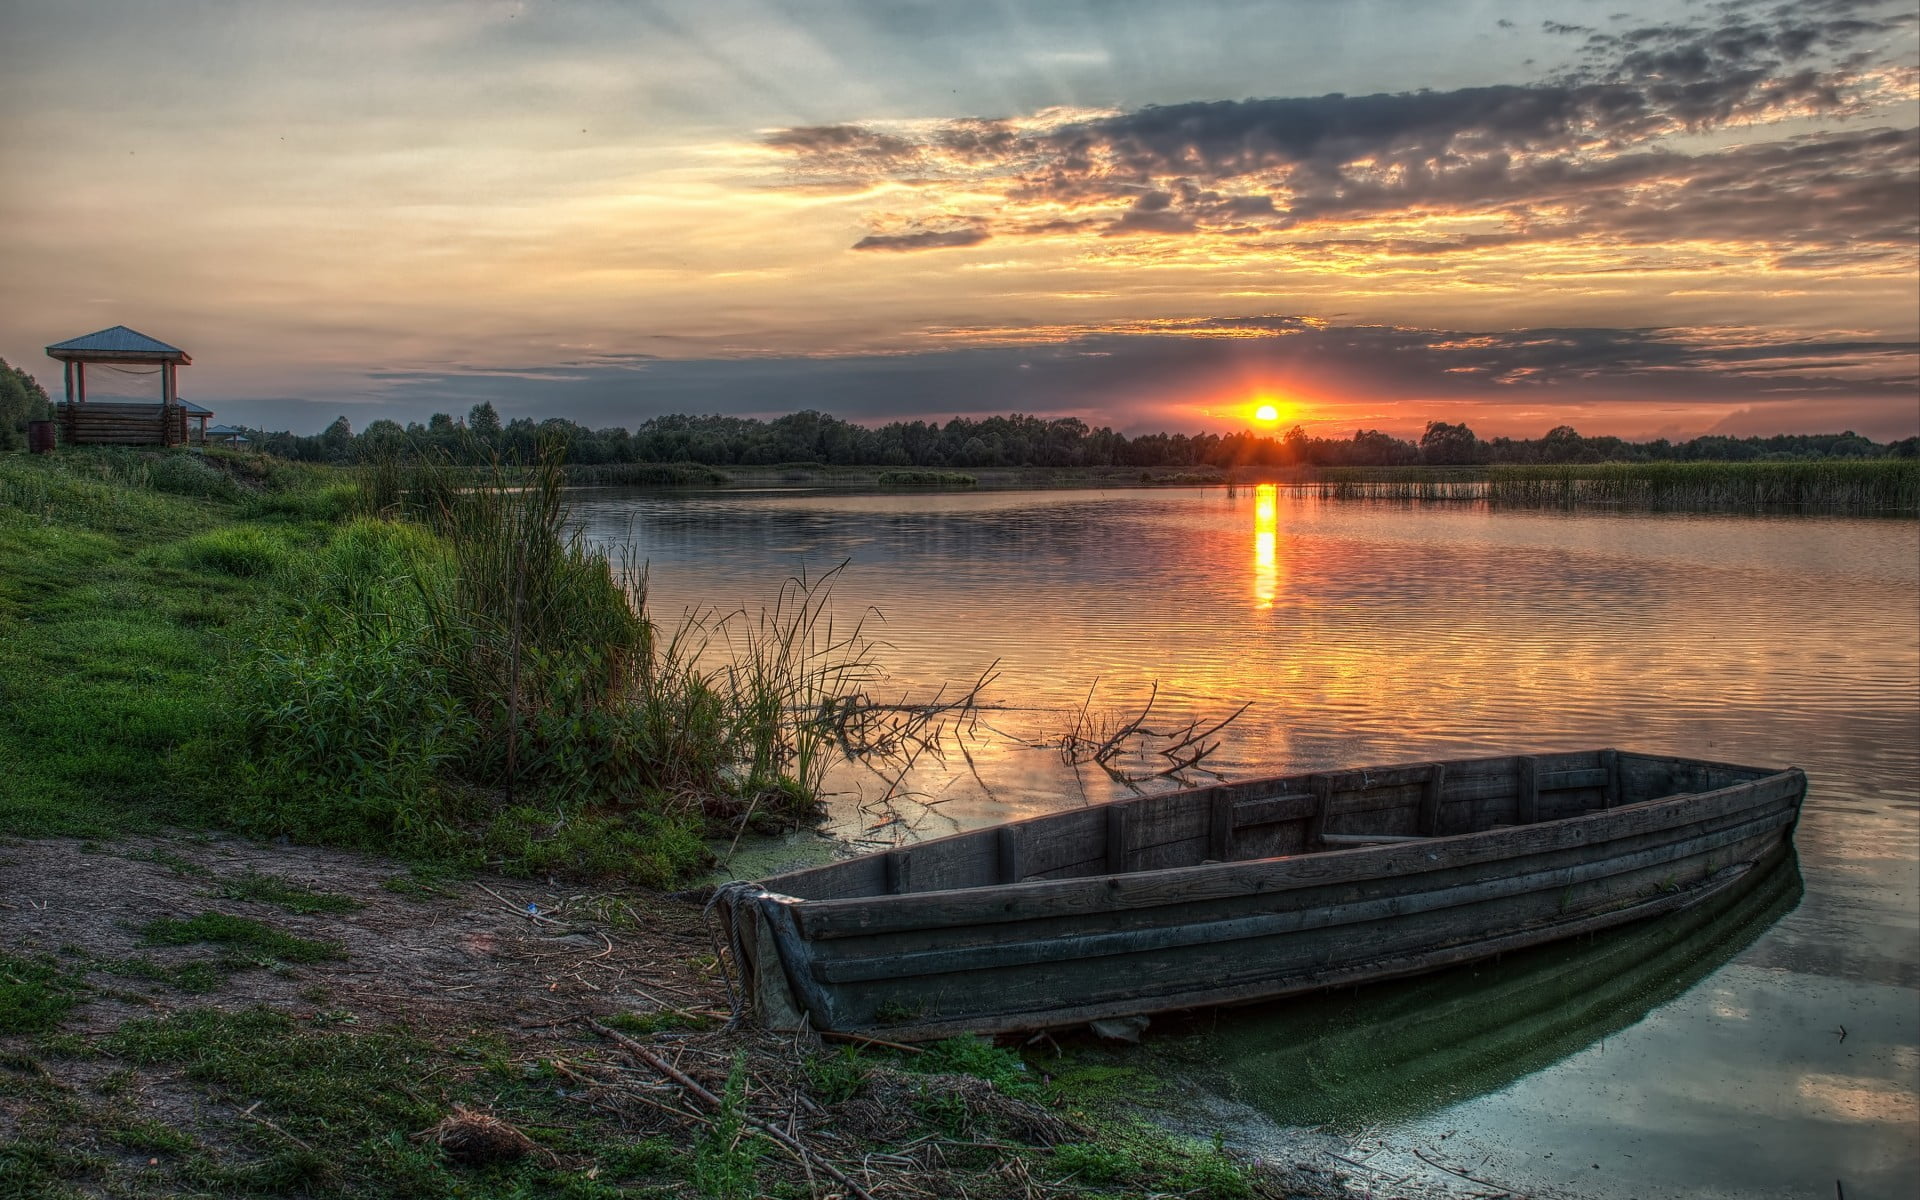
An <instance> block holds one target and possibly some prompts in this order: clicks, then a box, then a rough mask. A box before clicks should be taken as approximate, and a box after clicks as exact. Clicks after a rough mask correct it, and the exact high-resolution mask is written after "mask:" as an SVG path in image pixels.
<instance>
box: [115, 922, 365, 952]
mask: <svg viewBox="0 0 1920 1200" xmlns="http://www.w3.org/2000/svg"><path fill="white" fill-rule="evenodd" d="M140 936H141V938H142V939H143V940H144V941H145V942H146V943H147V944H148V945H149V946H187V945H192V944H194V943H196V942H206V943H209V944H211V945H215V946H220V947H222V948H224V949H225V950H226V951H227V952H228V954H229V956H231V959H232V960H233V961H238V962H244V963H249V964H256V965H274V964H278V963H306V962H322V961H325V960H327V959H335V958H345V957H346V951H345V950H344V949H343V948H342V947H341V945H340V943H339V942H329V941H316V940H314V939H313V938H303V937H295V936H294V935H293V934H290V933H287V932H285V931H283V930H279V929H275V928H274V927H273V926H271V925H267V924H263V923H262V922H259V921H255V920H253V919H252V918H249V917H235V916H230V915H229V914H227V913H218V912H206V913H201V914H200V915H199V916H197V917H190V918H188V919H187V920H184V921H182V920H179V919H177V918H174V917H160V918H158V919H157V920H153V921H149V922H147V924H145V925H143V926H141V928H140Z"/></svg>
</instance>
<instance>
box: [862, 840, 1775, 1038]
mask: <svg viewBox="0 0 1920 1200" xmlns="http://www.w3.org/2000/svg"><path fill="white" fill-rule="evenodd" d="M1748 873H1749V871H1748V868H1747V867H1746V866H1745V865H1744V864H1743V865H1741V866H1738V867H1729V868H1727V869H1725V870H1722V871H1720V872H1719V873H1718V874H1717V875H1715V876H1714V877H1712V878H1711V879H1710V880H1708V881H1705V882H1703V883H1702V884H1701V885H1699V886H1697V887H1695V888H1690V889H1684V890H1682V891H1679V892H1673V893H1668V894H1665V895H1661V896H1657V897H1654V898H1652V899H1649V900H1645V901H1642V902H1640V903H1638V904H1633V905H1628V906H1624V907H1621V908H1617V909H1613V910H1611V911H1607V912H1598V913H1594V914H1592V915H1588V916H1580V917H1574V918H1570V919H1567V920H1562V921H1556V922H1553V923H1551V924H1547V925H1541V926H1535V927H1532V928H1529V929H1524V930H1520V931H1517V932H1514V933H1508V934H1503V935H1500V936H1497V937H1489V938H1484V939H1479V940H1475V941H1472V942H1465V943H1461V944H1458V945H1450V946H1440V947H1424V948H1422V949H1420V950H1419V951H1418V952H1416V953H1412V954H1406V955H1401V956H1398V957H1386V958H1377V959H1374V960H1371V961H1369V962H1366V963H1361V964H1355V965H1353V966H1349V967H1343V968H1340V969H1337V970H1325V971H1321V972H1318V973H1316V974H1313V975H1307V976H1301V977H1299V978H1294V979H1279V980H1276V979H1261V980H1256V981H1252V982H1241V983H1234V984H1229V985H1224V986H1222V985H1220V984H1218V983H1216V982H1214V981H1211V980H1209V981H1206V982H1205V983H1198V982H1197V981H1196V986H1193V987H1190V988H1187V989H1184V990H1182V991H1179V992H1175V993H1168V994H1164V995H1160V996H1152V997H1145V996H1130V997H1126V998H1123V999H1120V1000H1105V1001H1099V1002H1095V1003H1078V1004H1068V1005H1061V1004H1058V1003H1053V1004H1049V1005H1048V1006H1047V1007H1046V1008H1045V1009H1044V1011H1042V1010H1038V1009H1030V1010H1026V1011H1006V1012H998V1013H992V1014H978V1015H972V1016H968V1017H965V1018H962V1019H960V1020H929V1021H919V1022H915V1023H914V1024H913V1025H911V1026H907V1027H901V1028H896V1029H892V1030H889V1032H888V1036H889V1037H898V1038H906V1039H911V1040H915V1041H924V1040H929V1039H933V1038H942V1037H949V1036H952V1035H954V1034H960V1033H983V1034H984V1033H1003V1032H1010V1031H1014V1030H1025V1029H1033V1028H1035V1027H1037V1026H1039V1025H1048V1026H1070V1025H1079V1024H1083V1023H1085V1022H1087V1021H1093V1020H1099V1019H1101V1018H1103V1017H1114V1016H1126V1015H1131V1014H1136V1013H1142V1012H1166V1011H1172V1010H1178V1009H1189V1008H1199V1007H1205V1006H1209V1005H1216V1004H1238V1003H1243V1002H1246V1001H1249V1000H1271V999H1280V998H1284V997H1288V996H1295V995H1300V994H1303V993H1306V992H1314V991H1321V990H1325V989H1328V988H1337V987H1345V986H1348V985H1350V984H1356V983H1371V982H1379V981H1381V980H1387V979H1396V978H1400V977H1403V976H1408V975H1417V974H1421V973H1423V972H1427V971H1432V970H1437V969H1440V968H1443V967H1449V966H1455V965H1458V964H1461V963H1466V962H1473V961H1475V960H1479V959H1486V958H1492V957H1495V956H1497V955H1500V954H1506V953H1511V952H1513V951H1516V950H1521V949H1525V948H1526V947H1529V946H1536V945H1541V944H1543V943H1546V942H1550V941H1557V940H1560V939H1563V938H1570V937H1577V936H1582V935H1585V934H1589V933H1596V932H1599V931H1601V930H1604V929H1608V928H1612V927H1614V926H1617V925H1623V924H1628V923H1631V922H1634V921H1640V920H1646V919H1649V918H1652V917H1656V916H1661V915H1664V914H1667V913H1670V912H1674V911H1678V910H1682V909H1686V908H1689V907H1692V906H1694V905H1696V904H1700V903H1706V902H1709V901H1711V900H1712V899H1713V898H1714V897H1716V896H1717V895H1720V894H1723V893H1724V892H1725V890H1726V889H1727V888H1729V887H1732V886H1735V885H1737V884H1738V883H1739V882H1740V881H1741V880H1742V879H1743V878H1745V877H1746V876H1747V874H1748Z"/></svg>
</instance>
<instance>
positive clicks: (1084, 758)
mask: <svg viewBox="0 0 1920 1200" xmlns="http://www.w3.org/2000/svg"><path fill="white" fill-rule="evenodd" d="M1099 687H1100V680H1099V679H1098V678H1096V679H1095V680H1094V681H1093V684H1092V685H1091V686H1090V687H1088V689H1087V697H1086V699H1085V700H1083V701H1081V704H1080V710H1079V712H1077V713H1076V714H1074V718H1073V724H1072V725H1071V726H1070V727H1069V728H1068V729H1067V731H1066V733H1065V734H1063V735H1062V736H1061V738H1060V741H1059V743H1058V747H1057V748H1058V750H1059V752H1060V758H1061V761H1063V762H1065V763H1066V764H1067V765H1068V766H1072V767H1079V766H1083V765H1085V764H1087V763H1092V764H1093V765H1095V766H1097V767H1099V768H1100V769H1101V770H1103V771H1105V772H1106V773H1107V774H1108V775H1109V776H1111V777H1112V778H1113V779H1115V780H1117V781H1118V782H1120V783H1123V784H1126V785H1127V786H1129V787H1133V786H1136V785H1138V784H1140V783H1143V782H1145V781H1146V780H1149V779H1164V778H1169V777H1171V778H1176V779H1178V778H1181V777H1183V776H1184V775H1185V774H1186V773H1187V772H1190V771H1197V772H1200V773H1203V774H1209V775H1211V774H1213V772H1212V771H1209V770H1208V769H1207V768H1206V767H1205V766H1204V765H1203V764H1204V763H1205V762H1206V760H1207V758H1208V756H1209V755H1211V754H1212V753H1213V752H1214V751H1216V750H1218V749H1219V748H1220V744H1221V743H1220V741H1219V739H1218V738H1217V736H1216V735H1218V734H1219V733H1220V732H1221V731H1222V730H1224V729H1225V728H1226V727H1227V726H1229V725H1231V724H1233V723H1234V722H1235V721H1237V720H1239V719H1240V717H1241V715H1242V714H1244V713H1245V712H1246V711H1247V710H1248V709H1249V708H1252V707H1253V702H1252V701H1251V700H1249V701H1247V702H1246V703H1245V704H1242V705H1241V706H1240V707H1238V708H1236V709H1234V710H1233V711H1232V712H1231V713H1228V714H1227V715H1226V716H1225V717H1224V718H1222V719H1220V720H1217V721H1213V722H1211V723H1205V722H1206V720H1207V719H1206V718H1204V717H1195V718H1194V719H1192V720H1190V721H1188V722H1187V723H1186V724H1184V725H1180V726H1177V727H1174V728H1168V729H1156V728H1154V727H1153V726H1152V725H1150V724H1149V723H1148V722H1149V721H1150V720H1152V717H1153V709H1154V706H1155V705H1156V704H1157V703H1159V700H1160V685H1159V683H1158V682H1155V683H1154V684H1153V686H1152V687H1151V688H1150V689H1149V691H1148V693H1147V700H1146V703H1145V704H1143V705H1142V706H1141V707H1140V711H1139V713H1138V714H1136V715H1135V716H1133V717H1131V718H1128V719H1124V720H1117V719H1115V718H1113V717H1111V716H1108V715H1104V714H1100V713H1096V712H1095V711H1094V708H1093V699H1094V695H1095V693H1096V692H1097V691H1098V690H1099ZM1203 724H1204V727H1203ZM1155 757H1157V758H1158V759H1160V760H1164V765H1159V764H1156V763H1155V762H1154V761H1153V760H1154V758H1155ZM1130 760H1146V762H1145V764H1144V767H1134V768H1133V769H1129V763H1130ZM1216 777H1217V776H1216Z"/></svg>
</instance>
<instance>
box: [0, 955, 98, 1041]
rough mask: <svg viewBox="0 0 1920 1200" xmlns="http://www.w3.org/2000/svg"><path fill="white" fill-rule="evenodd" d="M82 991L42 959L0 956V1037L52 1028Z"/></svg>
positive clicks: (78, 984) (78, 982) (72, 979)
mask: <svg viewBox="0 0 1920 1200" xmlns="http://www.w3.org/2000/svg"><path fill="white" fill-rule="evenodd" d="M86 990H87V986H86V984H85V983H84V982H82V981H81V980H79V979H78V978H76V977H74V976H72V975H69V974H67V973H66V972H64V971H62V970H61V969H60V968H59V966H58V965H56V964H55V963H54V961H53V960H52V959H51V958H49V957H47V956H45V955H34V956H26V955H20V954H4V953H0V1034H7V1033H44V1032H46V1031H48V1030H50V1029H54V1028H56V1027H57V1026H58V1025H59V1024H60V1022H61V1021H62V1020H63V1019H64V1018H65V1017H66V1015H67V1012H68V1010H70V1009H71V1008H73V1006H74V1005H76V1004H78V1003H80V1000H81V997H82V996H83V995H84V994H85V993H86Z"/></svg>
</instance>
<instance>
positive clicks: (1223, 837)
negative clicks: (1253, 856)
mask: <svg viewBox="0 0 1920 1200" xmlns="http://www.w3.org/2000/svg"><path fill="white" fill-rule="evenodd" d="M1208 803H1209V805H1210V806H1211V807H1210V810H1209V812H1208V814H1207V857H1208V858H1211V859H1213V860H1214V861H1215V862H1226V861H1227V860H1228V859H1230V858H1232V857H1233V826H1234V819H1233V818H1234V809H1235V808H1237V807H1239V806H1238V805H1237V804H1235V803H1234V800H1233V797H1232V796H1229V795H1226V794H1225V793H1224V792H1215V793H1214V794H1213V796H1212V798H1211V799H1210V800H1209V802H1208Z"/></svg>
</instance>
